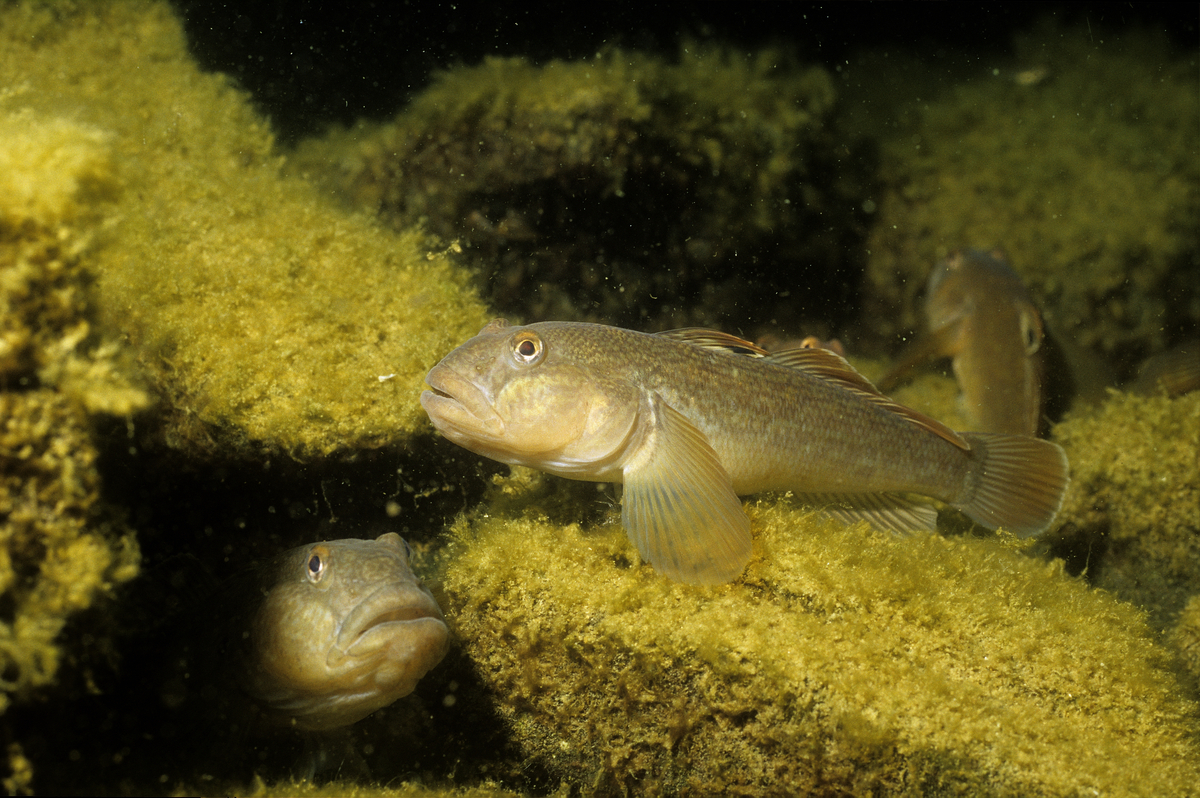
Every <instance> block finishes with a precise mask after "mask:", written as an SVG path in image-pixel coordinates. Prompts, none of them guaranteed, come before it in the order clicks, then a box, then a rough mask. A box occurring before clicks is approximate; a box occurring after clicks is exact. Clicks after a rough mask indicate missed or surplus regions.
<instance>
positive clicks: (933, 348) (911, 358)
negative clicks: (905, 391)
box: [876, 316, 966, 393]
mask: <svg viewBox="0 0 1200 798" xmlns="http://www.w3.org/2000/svg"><path fill="white" fill-rule="evenodd" d="M965 329H966V324H965V322H964V319H963V317H961V316H960V317H958V318H955V319H952V320H950V321H949V322H947V323H946V324H943V325H942V326H941V327H938V328H937V329H935V330H931V331H930V332H928V333H926V334H924V335H922V336H920V337H919V338H917V340H916V341H914V342H913V343H912V344H911V345H910V346H907V347H905V349H904V351H903V352H901V353H900V357H899V359H898V360H897V361H896V365H895V366H893V367H892V370H891V371H889V372H888V373H887V374H885V375H883V377H882V378H881V379H880V380H879V381H878V382H877V383H876V385H877V386H878V388H879V390H881V391H883V392H884V393H887V392H889V391H891V390H892V389H894V388H895V387H896V386H898V385H900V384H901V383H902V382H904V381H906V380H907V379H908V378H909V377H910V376H911V375H912V373H913V372H914V371H916V369H917V367H918V366H920V365H922V364H924V363H928V362H929V361H931V360H937V359H938V358H941V357H954V356H955V355H957V354H958V353H959V352H961V351H962V348H963V331H964V330H965Z"/></svg>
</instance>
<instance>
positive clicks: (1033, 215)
mask: <svg viewBox="0 0 1200 798" xmlns="http://www.w3.org/2000/svg"><path fill="white" fill-rule="evenodd" d="M1015 49H1016V57H1017V63H1018V65H1019V66H1020V67H1021V68H1032V67H1043V68H1045V69H1046V70H1047V72H1046V74H1047V77H1046V78H1045V79H1044V80H1042V81H1040V82H1037V83H1035V84H1033V85H1022V84H1020V83H1018V82H1017V81H1014V80H1013V79H1012V75H1011V72H1010V71H1009V70H1007V69H1005V70H1003V71H1002V70H999V69H997V70H996V74H994V75H993V74H992V73H991V70H988V69H984V68H982V67H984V66H990V65H989V64H980V62H979V60H974V61H972V62H971V63H972V65H973V66H974V68H975V69H976V70H977V71H976V72H975V77H974V78H973V79H970V80H967V81H965V82H962V83H960V84H958V85H956V86H954V87H953V88H952V89H951V90H949V91H945V92H944V93H942V94H941V95H939V96H935V97H933V98H932V99H930V97H929V94H928V93H925V94H923V95H922V96H921V97H920V98H919V99H916V100H913V101H912V103H911V107H909V108H907V109H901V110H900V112H899V117H900V119H901V122H900V123H899V124H897V125H895V126H894V127H892V128H890V129H889V130H888V131H886V133H885V135H884V138H883V142H882V144H883V147H882V156H883V164H882V178H883V182H884V189H883V193H882V196H881V198H880V201H879V213H878V220H877V222H876V224H875V225H874V226H873V228H872V233H871V235H870V239H869V242H868V247H869V249H870V258H869V262H868V267H867V282H866V292H867V300H868V313H869V318H870V319H871V324H872V329H871V332H873V333H875V334H878V335H893V334H896V333H901V332H905V331H908V330H914V329H918V328H920V327H921V325H922V323H923V320H922V319H921V318H920V316H919V312H920V311H919V307H920V306H919V303H918V302H916V301H915V300H916V297H917V296H918V294H919V292H920V291H921V290H922V288H923V286H924V285H925V280H926V277H927V275H928V272H929V270H930V268H932V266H933V264H934V263H935V262H936V261H937V260H938V259H939V258H941V257H943V256H944V255H945V254H946V253H947V251H949V250H952V249H955V248H958V247H962V246H978V247H994V246H999V247H1002V248H1003V249H1004V250H1005V251H1006V252H1007V254H1008V257H1009V260H1010V262H1011V263H1012V265H1013V267H1014V268H1015V269H1016V270H1017V272H1018V273H1020V274H1021V276H1022V277H1023V278H1024V279H1025V280H1026V282H1027V283H1029V285H1030V287H1031V289H1032V290H1033V293H1034V295H1035V296H1037V297H1039V299H1040V301H1041V302H1042V303H1043V307H1044V310H1045V312H1046V315H1047V318H1048V321H1049V323H1050V325H1051V329H1052V330H1053V331H1055V332H1056V333H1058V334H1061V335H1064V336H1067V337H1070V338H1071V339H1072V340H1073V341H1075V342H1076V343H1078V344H1079V345H1082V346H1084V347H1089V348H1091V349H1093V350H1096V351H1100V352H1103V353H1104V354H1105V355H1106V357H1108V358H1109V359H1110V361H1111V362H1112V363H1115V364H1117V365H1118V366H1119V368H1120V369H1121V370H1123V371H1128V370H1129V369H1131V368H1132V366H1133V365H1134V364H1135V363H1136V362H1138V361H1139V360H1140V359H1141V358H1142V357H1145V355H1147V354H1148V353H1149V352H1150V351H1154V350H1158V349H1161V348H1162V347H1163V346H1164V345H1165V344H1167V343H1169V342H1170V341H1169V340H1168V337H1169V336H1172V335H1178V334H1179V331H1180V330H1181V329H1187V328H1191V329H1194V328H1195V325H1196V324H1197V323H1200V298H1198V297H1197V291H1196V286H1195V280H1194V276H1195V270H1196V263H1197V252H1198V251H1200V233H1198V232H1197V226H1196V224H1195V219H1196V218H1197V216H1200V191H1198V190H1197V189H1198V187H1200V158H1198V156H1197V134H1196V125H1195V120H1196V119H1197V118H1198V117H1200V96H1198V95H1197V92H1196V65H1197V60H1196V58H1197V54H1196V51H1194V50H1192V51H1190V52H1187V53H1182V54H1181V53H1176V52H1173V51H1172V48H1171V47H1170V45H1169V44H1168V43H1167V42H1166V41H1165V39H1164V38H1163V36H1162V35H1155V34H1151V33H1148V32H1147V33H1141V32H1137V31H1133V32H1126V33H1122V34H1120V35H1117V34H1114V33H1113V32H1111V31H1103V30H1100V29H1098V28H1096V26H1095V25H1094V24H1093V25H1092V30H1089V29H1087V28H1085V27H1084V26H1079V27H1072V28H1066V29H1064V28H1060V27H1058V26H1057V25H1055V24H1053V23H1049V24H1044V25H1042V26H1039V27H1037V28H1035V29H1034V30H1033V31H1031V32H1030V33H1028V34H1026V35H1024V36H1021V37H1018V39H1017V41H1016V48H1015ZM1006 66H1007V65H1006ZM860 79H861V80H862V81H863V83H864V85H866V86H868V87H869V85H870V78H869V75H860Z"/></svg>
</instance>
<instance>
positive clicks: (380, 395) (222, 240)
mask: <svg viewBox="0 0 1200 798" xmlns="http://www.w3.org/2000/svg"><path fill="white" fill-rule="evenodd" d="M0 85H4V86H8V87H12V88H11V89H10V90H9V91H8V92H7V93H6V94H5V95H4V96H3V98H0V111H3V112H4V113H8V114H37V115H44V116H48V117H51V118H63V119H66V120H68V122H69V123H70V124H73V125H76V126H78V127H80V128H82V129H85V130H86V131H88V132H89V134H90V135H91V136H92V139H93V140H92V142H91V144H90V146H91V147H92V148H93V149H95V148H98V147H104V148H106V149H107V153H108V156H107V157H108V161H107V162H106V166H109V167H110V168H111V173H112V174H111V175H106V179H107V180H109V182H114V183H115V184H116V186H117V189H116V190H115V194H116V198H115V201H114V203H113V206H112V208H111V210H110V212H109V213H108V216H107V219H106V220H105V222H104V229H105V235H104V237H103V240H102V242H101V243H100V245H99V246H97V247H96V248H95V250H94V251H93V252H92V253H90V255H89V263H88V266H89V269H90V271H91V272H92V274H93V275H94V276H95V279H96V294H95V296H96V300H97V306H98V308H99V310H100V312H101V313H102V314H103V318H104V320H105V322H106V323H107V325H108V328H109V329H111V330H114V331H117V332H120V333H122V334H124V335H125V336H126V337H127V339H128V341H129V342H130V343H131V344H132V345H133V346H134V347H135V348H136V351H137V354H138V359H139V361H140V363H141V365H142V366H143V368H144V369H145V370H146V372H147V374H148V376H149V378H150V380H151V381H152V383H153V387H154V388H155V390H156V391H157V392H158V393H159V394H161V395H162V396H163V398H164V399H165V402H164V403H163V409H164V413H165V415H166V422H165V434H166V437H167V439H168V441H169V442H170V443H172V444H173V445H175V446H176V447H178V448H181V449H184V450H187V451H189V452H193V453H195V452H199V453H205V454H209V453H221V454H225V455H234V456H246V455H249V454H252V453H254V452H258V451H263V450H265V451H266V452H267V453H270V452H285V453H287V454H290V455H292V456H294V457H297V458H311V457H319V456H325V455H330V454H353V453H354V452H355V451H358V450H361V449H364V448H371V447H378V446H382V445H385V444H389V443H394V442H397V441H400V440H403V439H404V438H405V437H406V436H408V435H410V434H411V433H412V432H413V431H414V430H415V429H416V428H417V427H418V426H420V425H422V424H423V423H424V415H423V413H422V412H421V410H420V407H419V405H418V402H417V396H418V395H419V390H418V388H419V386H420V385H421V382H422V378H423V376H424V373H425V371H426V370H427V369H428V367H429V366H430V365H432V364H433V363H434V362H436V361H437V359H438V358H439V357H440V356H441V355H442V354H444V353H445V351H446V350H447V349H449V348H450V347H451V346H453V345H454V344H455V343H457V342H459V341H461V340H462V339H463V338H465V337H467V336H469V335H470V334H472V333H474V332H475V331H476V330H477V329H478V328H479V326H481V325H482V323H483V321H484V320H485V317H486V313H485V312H484V309H483V307H482V305H481V304H480V303H479V301H478V300H477V299H476V298H475V296H474V294H473V293H472V292H471V291H470V290H469V289H468V288H467V287H466V280H467V277H466V274H465V273H464V272H463V271H462V270H461V269H459V268H456V267H455V266H454V265H453V264H452V263H451V262H450V258H449V257H448V255H447V254H446V253H445V252H444V249H445V248H444V247H443V246H441V245H436V244H433V243H432V242H430V241H428V240H427V238H426V236H425V235H424V234H423V233H421V232H420V231H419V230H417V229H415V228H410V229H406V230H404V231H401V232H398V233H397V232H391V231H387V230H384V229H382V228H381V227H379V226H378V225H376V224H375V223H373V222H372V221H370V220H368V219H366V218H364V217H361V216H356V215H353V214H349V213H347V212H346V211H344V210H342V209H340V208H338V207H335V206H334V205H333V204H332V203H329V202H327V201H326V200H325V199H324V198H323V197H322V195H321V194H320V192H319V191H318V190H317V189H315V188H314V187H312V186H311V185H310V184H308V183H307V182H305V181H304V180H302V179H299V178H294V177H284V176H282V175H281V167H282V163H283V160H282V158H281V157H280V156H278V155H276V154H274V153H273V149H272V148H273V140H272V136H271V133H270V131H269V129H268V126H267V123H266V121H265V120H264V119H262V118H261V117H259V116H258V115H257V114H256V113H255V112H254V111H253V110H252V109H251V107H250V104H249V102H248V100H247V98H246V96H245V94H244V93H243V92H240V91H238V90H236V89H235V88H233V86H232V83H231V81H230V80H229V79H228V78H227V77H225V76H223V75H218V74H206V73H203V72H201V71H200V69H199V68H198V67H197V66H196V64H195V62H194V61H193V60H192V58H191V56H190V55H189V54H188V53H187V48H186V42H185V40H184V36H183V31H182V29H181V26H180V23H179V21H178V19H176V17H175V16H174V14H173V13H172V11H171V10H170V7H169V6H168V5H167V4H165V3H153V2H144V3H143V2H129V3H79V4H72V5H64V4H41V3H25V4H16V5H9V6H7V7H6V8H5V9H4V10H3V12H0Z"/></svg>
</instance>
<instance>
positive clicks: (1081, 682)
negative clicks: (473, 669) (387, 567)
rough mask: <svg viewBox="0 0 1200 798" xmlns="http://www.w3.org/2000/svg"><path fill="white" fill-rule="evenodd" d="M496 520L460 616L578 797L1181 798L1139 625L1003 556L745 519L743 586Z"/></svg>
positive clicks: (577, 536) (1179, 762)
mask: <svg viewBox="0 0 1200 798" xmlns="http://www.w3.org/2000/svg"><path fill="white" fill-rule="evenodd" d="M498 507H500V508H502V507H505V503H500V502H498V503H493V505H491V506H490V507H489V510H490V512H489V514H488V515H479V516H477V517H476V518H474V519H470V520H464V521H463V522H461V523H460V525H459V526H458V527H457V529H456V530H455V540H454V554H453V558H452V559H451V561H450V562H449V564H448V566H447V570H446V580H445V585H446V591H447V594H448V596H449V599H450V602H449V603H450V606H449V612H448V613H447V616H448V618H450V619H451V623H452V626H453V627H454V628H455V629H456V631H457V633H458V634H459V635H460V636H461V638H462V641H463V645H464V646H465V648H466V650H467V652H468V653H469V655H470V656H471V657H472V658H473V659H474V660H475V662H476V665H477V668H478V670H479V672H480V674H481V675H482V677H483V678H484V679H485V681H486V682H487V683H488V684H489V685H490V686H491V687H492V690H493V692H494V694H495V696H496V701H497V703H498V704H499V706H500V708H501V711H502V712H503V713H504V714H505V716H506V717H507V718H508V720H509V723H510V725H511V729H512V732H513V734H514V735H515V737H516V738H517V739H518V740H519V741H520V743H521V745H522V746H523V748H524V750H525V752H526V754H527V756H528V757H529V758H530V761H531V762H532V763H537V764H539V765H542V766H545V767H547V768H548V769H549V770H550V772H551V774H552V775H553V776H554V777H557V778H562V779H565V780H567V781H569V782H570V783H572V784H576V785H579V787H580V789H581V790H582V791H583V792H584V793H585V794H621V793H626V792H627V793H633V794H660V793H661V794H689V795H708V794H730V793H741V794H754V795H805V794H846V795H863V794H881V793H895V792H906V793H912V794H927V793H935V794H971V795H1077V794H1085V793H1086V794H1091V793H1093V791H1094V792H1095V793H1097V794H1103V795H1169V794H1184V793H1185V792H1187V791H1188V790H1190V789H1192V787H1194V785H1195V784H1196V783H1197V779H1198V778H1200V770H1198V768H1197V765H1196V763H1197V755H1198V754H1200V751H1198V750H1197V745H1196V741H1195V739H1194V737H1193V736H1192V733H1191V731H1190V730H1189V725H1188V724H1192V723H1194V721H1195V707H1194V706H1193V705H1192V704H1191V703H1189V702H1188V701H1187V700H1186V699H1185V698H1183V697H1182V689H1181V688H1180V686H1179V684H1178V683H1177V681H1176V680H1175V677H1174V676H1173V675H1172V673H1171V672H1170V670H1169V668H1168V663H1169V661H1170V656H1169V655H1168V654H1167V652H1166V651H1165V650H1164V649H1163V648H1161V646H1160V645H1159V644H1158V643H1157V642H1156V641H1155V638H1154V635H1153V634H1152V633H1151V632H1150V630H1149V629H1148V628H1147V627H1146V625H1145V623H1144V621H1143V618H1142V616H1141V614H1140V613H1139V611H1138V610H1136V609H1134V608H1133V607H1131V606H1130V605H1128V604H1125V603H1122V602H1120V601H1117V600H1115V599H1113V598H1112V597H1110V596H1108V595H1107V594H1105V593H1103V592H1100V591H1096V590H1093V589H1091V588H1089V587H1088V586H1087V585H1086V584H1085V583H1084V582H1082V581H1081V580H1078V579H1073V578H1070V577H1068V576H1066V575H1065V574H1064V573H1063V570H1062V567H1061V563H1060V562H1051V563H1046V562H1041V561H1038V560H1035V559H1032V558H1028V557H1026V556H1024V555H1022V554H1021V553H1020V552H1019V551H1016V550H1014V549H1013V548H1011V547H1010V546H1009V545H1008V544H1007V543H1006V542H1005V541H1003V540H1000V539H995V538H992V539H973V538H969V537H966V538H957V539H950V538H944V537H939V536H930V535H917V536H912V537H906V538H901V537H893V536H887V535H881V534H877V533H874V532H871V531H868V530H866V529H865V528H863V527H862V526H856V527H845V526H842V525H839V524H836V523H831V522H826V521H822V520H818V518H819V517H818V516H814V515H813V514H811V513H808V512H806V511H803V510H798V509H793V508H792V507H791V506H790V504H789V503H788V502H787V501H763V502H759V503H756V504H751V505H750V508H749V509H750V513H751V517H752V520H753V527H754V530H755V537H756V543H755V546H756V550H757V556H756V557H755V559H754V560H752V561H751V564H750V566H749V568H748V570H747V572H746V574H745V577H744V579H743V580H742V581H739V582H737V583H735V584H732V585H728V586H725V587H721V588H715V589H696V588H690V587H686V586H682V585H679V584H675V583H672V582H670V581H668V580H665V579H662V578H660V577H658V576H657V575H655V574H654V572H653V571H652V570H651V569H650V568H649V567H647V566H641V567H638V566H637V565H636V564H635V563H633V562H631V561H632V560H634V559H635V558H636V554H635V552H634V550H633V549H632V548H631V547H630V546H629V545H628V543H627V541H626V539H625V535H624V533H623V531H621V529H620V528H619V527H617V526H615V525H612V524H610V525H607V526H600V527H588V528H580V527H579V526H578V525H575V524H563V523H557V522H555V521H552V520H549V519H547V518H546V517H545V516H544V515H543V514H542V513H541V511H540V510H538V509H537V508H536V507H534V508H531V509H527V510H526V511H525V512H522V511H520V510H519V509H515V508H514V507H513V506H509V507H508V509H502V510H500V511H497V508H498Z"/></svg>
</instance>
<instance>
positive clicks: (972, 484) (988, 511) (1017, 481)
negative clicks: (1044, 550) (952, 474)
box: [952, 432, 1069, 538]
mask: <svg viewBox="0 0 1200 798" xmlns="http://www.w3.org/2000/svg"><path fill="white" fill-rule="evenodd" d="M961 435H962V437H963V438H964V439H966V441H967V442H968V443H970V444H971V460H972V462H973V467H972V468H971V473H970V475H969V476H968V477H967V482H966V486H965V487H964V489H963V492H962V494H961V495H960V496H959V498H958V500H957V501H954V502H952V504H953V505H954V506H955V507H957V508H958V509H960V510H962V511H963V512H964V513H966V514H967V515H969V516H970V517H971V518H972V519H974V520H975V521H976V522H978V523H980V524H983V525H984V526H986V527H989V528H991V529H997V528H999V527H1003V528H1004V529H1007V530H1008V531H1010V532H1012V533H1014V534H1016V535H1019V536H1020V537H1023V538H1027V537H1032V536H1034V535H1037V534H1039V533H1040V532H1044V531H1045V530H1046V528H1047V527H1049V526H1050V524H1051V523H1052V522H1053V521H1054V516H1055V515H1057V514H1058V511H1059V508H1061V507H1062V501H1063V494H1064V493H1066V490H1067V483H1068V481H1069V478H1068V476H1067V455H1066V453H1065V452H1063V450H1062V447H1060V446H1059V445H1058V444H1056V443H1051V442H1050V441H1044V440H1040V439H1038V438H1030V437H1026V436H1024V435H1001V434H997V433H986V432H963V433H961Z"/></svg>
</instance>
